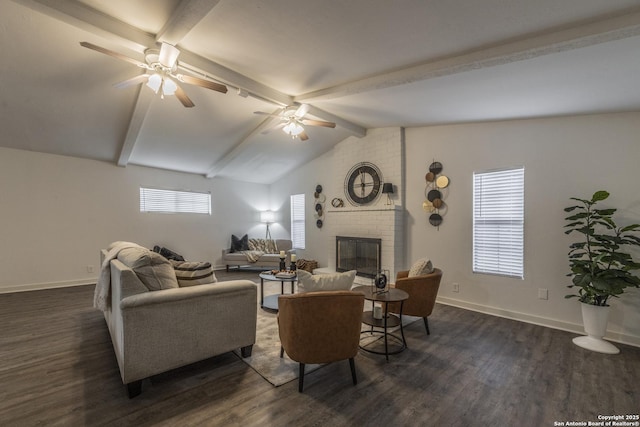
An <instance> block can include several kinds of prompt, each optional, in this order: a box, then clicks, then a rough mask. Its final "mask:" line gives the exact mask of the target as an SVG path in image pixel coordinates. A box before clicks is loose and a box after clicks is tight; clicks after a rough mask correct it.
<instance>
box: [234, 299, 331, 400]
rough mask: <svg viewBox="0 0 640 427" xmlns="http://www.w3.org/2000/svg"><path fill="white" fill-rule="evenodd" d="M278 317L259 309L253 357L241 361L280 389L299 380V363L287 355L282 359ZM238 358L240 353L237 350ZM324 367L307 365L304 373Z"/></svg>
mask: <svg viewBox="0 0 640 427" xmlns="http://www.w3.org/2000/svg"><path fill="white" fill-rule="evenodd" d="M277 317H278V315H277V314H275V313H271V312H267V311H265V310H263V309H261V308H260V307H258V323H257V327H256V343H255V344H254V345H253V350H252V351H251V357H246V358H242V357H241V360H242V361H243V362H244V363H246V364H247V365H249V366H250V367H251V368H252V369H253V370H254V371H256V372H257V373H258V374H260V376H262V377H263V378H264V379H265V380H267V381H269V382H270V383H271V384H273V385H274V386H276V387H278V386H281V385H283V384H286V383H288V382H289V381H293V380H295V379H297V378H298V372H299V366H300V364H299V363H298V362H294V361H293V360H291V359H289V357H288V356H287V354H286V353H285V355H284V356H283V357H282V358H280V336H279V335H278V319H277ZM234 353H236V354H237V355H238V356H240V351H239V350H235V351H234ZM322 366H324V365H311V364H310V365H305V367H304V373H305V374H308V373H309V372H313V371H315V370H316V369H318V368H321V367H322Z"/></svg>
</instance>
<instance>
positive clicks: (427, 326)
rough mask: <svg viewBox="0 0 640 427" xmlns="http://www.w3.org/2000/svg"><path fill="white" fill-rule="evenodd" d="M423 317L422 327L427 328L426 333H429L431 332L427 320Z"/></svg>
mask: <svg viewBox="0 0 640 427" xmlns="http://www.w3.org/2000/svg"><path fill="white" fill-rule="evenodd" d="M423 319H424V327H425V328H427V335H431V332H429V321H428V320H427V318H426V317H423Z"/></svg>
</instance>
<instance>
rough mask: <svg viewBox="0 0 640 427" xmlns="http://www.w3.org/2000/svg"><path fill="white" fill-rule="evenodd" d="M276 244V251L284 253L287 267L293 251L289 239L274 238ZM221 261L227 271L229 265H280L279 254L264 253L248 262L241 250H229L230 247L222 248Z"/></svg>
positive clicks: (270, 266)
mask: <svg viewBox="0 0 640 427" xmlns="http://www.w3.org/2000/svg"><path fill="white" fill-rule="evenodd" d="M276 246H277V248H278V251H285V254H286V261H285V262H286V264H287V267H289V263H290V262H291V253H293V252H294V251H293V249H292V246H293V245H292V243H291V240H286V239H276ZM222 263H223V264H225V265H226V267H227V271H229V267H230V266H236V267H238V268H240V267H241V266H251V267H264V268H270V269H273V268H278V266H279V265H280V254H279V253H276V254H268V253H265V254H263V255H261V256H260V258H258V260H257V261H255V262H250V261H249V260H248V259H247V256H246V255H245V254H244V253H243V252H231V249H223V250H222Z"/></svg>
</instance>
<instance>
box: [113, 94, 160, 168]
mask: <svg viewBox="0 0 640 427" xmlns="http://www.w3.org/2000/svg"><path fill="white" fill-rule="evenodd" d="M154 96H155V93H153V91H151V90H147V89H145V87H144V85H141V86H140V87H139V88H138V95H137V99H136V106H135V108H134V110H133V114H132V115H131V120H129V127H128V128H127V135H126V136H125V138H124V142H123V144H122V148H121V149H120V156H119V157H118V166H122V167H125V166H127V164H129V160H130V159H131V153H132V152H133V149H134V147H135V145H136V142H137V141H138V136H139V135H140V130H142V125H143V124H144V121H145V119H146V118H147V114H148V113H149V107H150V106H151V101H152V100H153V97H154Z"/></svg>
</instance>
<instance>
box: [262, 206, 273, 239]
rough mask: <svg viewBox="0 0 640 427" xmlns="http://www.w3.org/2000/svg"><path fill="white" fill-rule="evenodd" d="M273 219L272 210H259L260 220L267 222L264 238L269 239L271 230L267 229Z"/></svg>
mask: <svg viewBox="0 0 640 427" xmlns="http://www.w3.org/2000/svg"><path fill="white" fill-rule="evenodd" d="M274 219H275V214H274V212H273V211H262V212H260V222H264V223H265V224H267V233H266V234H265V236H264V238H265V240H271V230H269V224H271V223H272V222H273V220H274Z"/></svg>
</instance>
